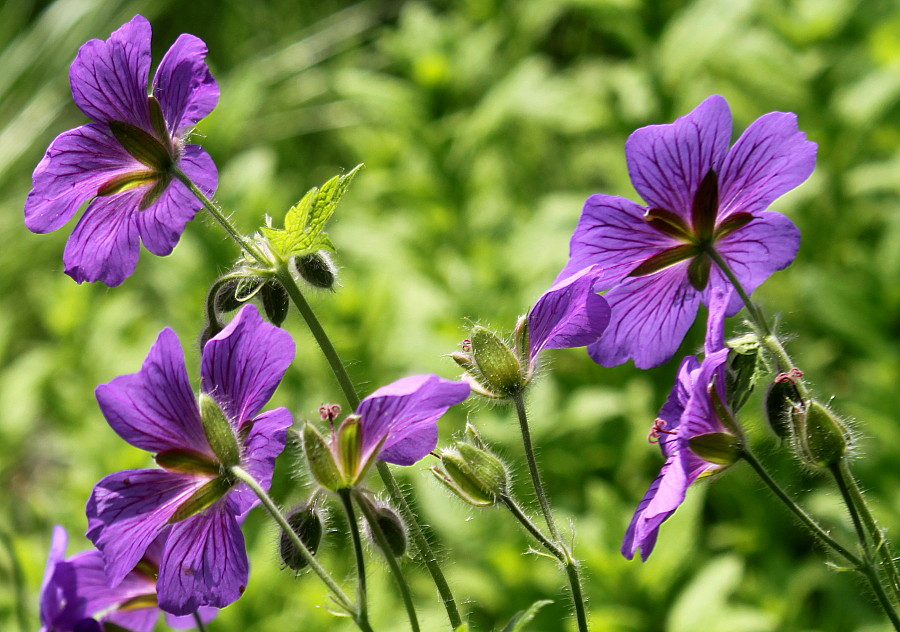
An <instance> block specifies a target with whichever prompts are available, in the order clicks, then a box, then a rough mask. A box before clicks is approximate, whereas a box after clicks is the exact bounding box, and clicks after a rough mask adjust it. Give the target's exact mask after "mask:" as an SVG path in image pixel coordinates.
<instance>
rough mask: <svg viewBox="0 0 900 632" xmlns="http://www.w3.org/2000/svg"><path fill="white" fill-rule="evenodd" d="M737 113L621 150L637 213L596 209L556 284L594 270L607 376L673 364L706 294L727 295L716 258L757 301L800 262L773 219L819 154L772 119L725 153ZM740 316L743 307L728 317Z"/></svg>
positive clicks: (650, 136) (613, 205)
mask: <svg viewBox="0 0 900 632" xmlns="http://www.w3.org/2000/svg"><path fill="white" fill-rule="evenodd" d="M730 140H731V113H730V111H729V108H728V103H727V102H726V101H725V99H723V98H722V97H720V96H718V95H714V96H711V97H709V98H707V99H706V100H705V101H704V102H703V103H701V104H700V105H699V106H697V107H696V108H695V109H694V110H693V111H692V112H691V113H690V114H688V115H686V116H683V117H681V118H679V119H678V120H677V121H675V122H674V123H672V124H670V125H650V126H648V127H643V128H641V129H638V130H637V131H635V132H634V133H633V134H632V135H631V136H630V137H629V138H628V142H627V143H626V144H625V155H626V159H627V162H628V171H629V173H630V174H631V181H632V184H633V185H634V188H635V189H636V190H637V192H638V193H639V194H640V196H641V197H642V198H643V199H644V201H645V202H646V206H641V205H639V204H636V203H634V202H631V201H630V200H626V199H624V198H620V197H614V196H609V195H592V196H591V197H590V198H588V200H587V202H586V203H585V206H584V211H583V212H582V214H581V219H580V220H579V222H578V226H577V227H576V229H575V234H574V235H573V237H572V242H571V246H570V260H569V262H568V264H567V265H566V267H565V268H564V269H563V271H562V272H561V273H560V276H559V278H565V277H567V276H569V275H570V274H572V272H574V271H576V270H580V269H582V268H584V267H585V266H588V265H592V264H596V265H599V266H601V267H602V268H603V274H602V275H601V276H600V277H599V278H598V285H599V287H600V288H601V289H604V290H608V292H607V293H606V294H605V295H604V297H605V298H606V300H607V301H609V304H610V306H611V308H612V319H611V323H612V324H611V325H610V327H609V329H607V331H606V332H605V333H604V335H603V337H602V338H601V339H600V340H599V341H598V342H596V343H594V344H592V345H590V346H589V347H588V352H589V354H590V355H591V357H592V358H593V359H594V360H595V361H596V362H598V363H600V364H602V365H604V366H614V365H617V364H621V363H622V362H625V361H626V360H627V359H629V358H632V359H634V363H635V365H636V366H638V367H640V368H649V367H653V366H657V365H659V364H662V363H663V362H665V361H666V360H668V359H669V358H671V357H672V354H674V353H675V351H676V349H677V348H678V345H679V344H680V343H681V340H682V338H683V337H684V334H685V332H686V331H687V330H688V328H689V327H690V326H691V323H692V322H693V321H694V318H695V316H696V314H697V308H698V305H699V304H700V303H701V302H702V303H704V304H708V302H709V290H710V288H713V287H722V286H725V285H730V283H729V281H728V280H727V279H726V277H725V276H724V275H723V273H722V272H721V270H720V269H719V268H718V267H717V266H716V265H715V264H714V263H713V261H712V256H711V253H713V252H715V253H717V254H718V256H720V257H721V258H722V259H724V260H725V262H727V264H728V265H729V267H730V268H731V269H732V270H733V271H734V273H735V275H736V276H737V279H738V281H740V283H741V285H742V286H743V287H744V289H745V290H746V291H747V292H748V293H752V292H753V290H754V289H756V287H757V286H759V285H760V284H761V283H762V282H763V281H764V280H765V279H767V278H768V277H769V275H771V274H772V273H773V272H775V271H776V270H781V269H782V268H785V267H787V266H788V265H789V264H790V263H791V261H793V259H794V255H795V254H796V252H797V248H798V246H799V242H800V234H799V231H798V230H797V227H796V226H794V224H793V223H792V222H791V221H790V220H789V219H788V218H787V217H785V216H783V215H781V214H779V213H775V212H772V211H768V210H766V208H767V207H768V206H769V204H771V203H772V202H773V201H774V200H775V199H776V198H778V197H779V196H781V195H783V194H784V193H786V192H788V191H790V190H791V189H793V188H794V187H796V186H797V185H799V184H800V183H801V182H803V181H804V180H806V178H807V177H809V174H810V173H812V170H813V167H814V166H815V156H816V144H815V143H812V142H810V141H807V140H806V135H805V134H803V133H802V132H799V131H798V130H797V121H796V116H795V115H794V114H791V113H785V112H770V113H768V114H765V115H763V116H761V117H760V118H758V119H757V120H756V121H754V122H753V123H752V124H751V125H750V127H748V128H747V130H746V131H745V132H744V133H743V134H742V135H741V137H740V138H739V139H738V140H737V142H736V143H735V144H734V145H733V146H731V147H730V148H729V142H730ZM740 308H741V300H740V298H739V297H738V296H737V295H735V296H734V297H733V298H732V302H731V304H730V305H729V306H728V310H727V315H729V316H730V315H733V314H735V313H737V311H738V310H739V309H740Z"/></svg>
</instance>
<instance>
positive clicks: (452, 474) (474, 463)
mask: <svg viewBox="0 0 900 632" xmlns="http://www.w3.org/2000/svg"><path fill="white" fill-rule="evenodd" d="M466 434H467V435H468V436H469V437H470V438H471V437H474V438H475V445H473V444H472V443H464V442H460V443H458V444H456V447H455V449H453V450H444V451H443V452H442V453H441V464H442V466H443V470H442V469H441V468H438V467H432V468H431V472H432V474H434V475H435V477H436V478H437V479H438V480H439V481H441V482H442V483H443V484H444V485H446V486H447V487H448V488H449V489H450V491H452V492H453V493H454V494H456V495H457V496H459V497H460V498H462V499H463V500H464V501H466V502H467V503H469V504H470V505H474V506H476V507H486V506H490V505H493V504H494V503H496V502H497V499H498V497H500V496H505V495H506V494H508V493H509V472H508V471H507V469H506V465H504V463H503V461H501V460H500V459H499V458H498V457H497V456H496V455H495V454H493V453H492V452H491V451H490V450H489V449H488V448H487V445H486V444H485V443H484V441H482V440H481V437H480V436H479V435H478V431H477V430H475V428H474V427H472V426H471V425H468V426H467V428H466Z"/></svg>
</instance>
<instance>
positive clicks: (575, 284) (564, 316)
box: [528, 266, 610, 360]
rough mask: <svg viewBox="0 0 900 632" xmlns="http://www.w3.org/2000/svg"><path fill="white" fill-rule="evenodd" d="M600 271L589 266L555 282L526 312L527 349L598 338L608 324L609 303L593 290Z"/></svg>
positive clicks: (533, 352) (532, 353) (585, 342)
mask: <svg viewBox="0 0 900 632" xmlns="http://www.w3.org/2000/svg"><path fill="white" fill-rule="evenodd" d="M599 274H601V271H600V267H599V266H592V267H590V268H587V269H585V270H582V271H581V272H579V273H577V274H574V275H572V276H571V277H569V278H568V279H564V280H563V281H561V282H558V283H555V284H554V285H553V287H551V288H550V289H549V290H548V291H547V292H545V293H544V294H543V296H541V297H540V298H539V299H538V300H537V302H536V303H535V304H534V307H532V308H531V311H529V312H528V346H529V349H528V353H529V357H530V358H531V359H532V360H534V358H535V357H536V356H537V354H538V353H540V351H541V350H542V349H567V348H570V347H583V346H586V345H589V344H591V343H594V342H596V341H597V339H598V338H600V335H601V334H602V333H603V330H604V329H606V326H607V325H608V324H609V314H610V309H609V305H608V304H607V303H606V299H604V298H603V297H602V296H600V295H599V294H597V292H598V291H599V289H600V288H599V285H600V283H599V281H598V280H597V276H598V275H599Z"/></svg>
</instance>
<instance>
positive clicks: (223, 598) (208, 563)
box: [156, 501, 250, 615]
mask: <svg viewBox="0 0 900 632" xmlns="http://www.w3.org/2000/svg"><path fill="white" fill-rule="evenodd" d="M249 572H250V565H249V562H248V561H247V551H246V550H245V548H244V535H243V534H242V533H241V528H240V526H239V525H238V522H237V520H236V519H235V517H234V515H233V514H232V513H231V512H230V511H229V509H228V508H227V507H226V502H224V501H219V502H217V503H215V504H214V505H212V506H211V507H209V508H207V509H206V510H205V511H203V512H201V513H199V514H197V515H195V516H192V517H190V518H188V519H187V520H184V521H183V522H179V523H178V524H176V525H174V526H173V527H172V532H171V533H170V534H169V540H168V542H167V543H166V552H165V554H164V555H163V560H162V565H161V566H160V569H159V579H158V580H157V583H156V590H157V593H158V595H159V606H160V607H161V608H162V609H163V610H165V611H166V612H171V613H172V614H176V615H187V614H191V613H192V612H194V611H195V610H196V609H197V608H198V607H200V606H215V607H217V608H222V607H224V606H227V605H228V604H230V603H233V602H234V601H237V599H238V598H239V597H240V596H241V593H243V592H244V589H245V588H246V586H247V577H248V575H249Z"/></svg>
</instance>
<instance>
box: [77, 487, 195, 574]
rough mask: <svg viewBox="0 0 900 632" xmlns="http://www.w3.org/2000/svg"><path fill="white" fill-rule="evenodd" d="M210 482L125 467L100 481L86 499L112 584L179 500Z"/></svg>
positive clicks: (92, 535) (128, 568)
mask: <svg viewBox="0 0 900 632" xmlns="http://www.w3.org/2000/svg"><path fill="white" fill-rule="evenodd" d="M206 482H207V479H204V478H200V477H191V476H182V475H179V474H173V473H171V472H166V471H164V470H125V471H122V472H116V473H115V474H110V475H109V476H107V477H106V478H104V479H103V480H101V481H100V482H99V483H97V485H96V486H95V487H94V491H93V492H91V497H90V499H88V504H87V517H88V530H87V537H88V538H89V539H90V540H91V542H93V543H94V546H96V547H97V548H98V549H100V552H101V553H103V559H104V560H105V561H106V573H107V575H108V576H109V583H110V585H111V586H115V585H116V584H118V583H119V582H121V581H122V580H123V579H124V578H125V576H126V575H127V574H128V573H129V572H130V571H131V570H132V569H133V568H134V567H135V565H136V564H137V563H138V562H139V561H140V559H141V557H143V555H144V551H146V550H147V547H148V546H150V544H151V543H152V542H153V540H154V539H155V538H156V537H157V536H158V535H159V533H160V531H162V529H164V528H165V527H166V525H167V523H168V520H169V518H170V517H171V516H172V514H174V513H175V510H176V509H178V507H179V505H180V504H181V503H182V502H184V501H185V500H187V499H188V498H189V497H190V496H191V494H193V493H194V492H195V491H197V490H198V489H199V488H200V487H202V486H203V484H204V483H206Z"/></svg>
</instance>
